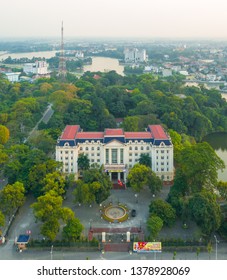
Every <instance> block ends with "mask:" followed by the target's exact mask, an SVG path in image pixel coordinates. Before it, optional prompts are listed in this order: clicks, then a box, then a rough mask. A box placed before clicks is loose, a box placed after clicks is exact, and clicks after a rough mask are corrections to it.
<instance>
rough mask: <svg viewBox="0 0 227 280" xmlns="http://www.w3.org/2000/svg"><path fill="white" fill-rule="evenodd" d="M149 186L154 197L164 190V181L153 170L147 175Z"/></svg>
mask: <svg viewBox="0 0 227 280" xmlns="http://www.w3.org/2000/svg"><path fill="white" fill-rule="evenodd" d="M147 185H148V187H149V189H150V191H151V193H152V194H153V195H156V194H157V193H159V192H160V191H161V188H162V180H161V179H160V178H159V177H158V176H157V175H156V174H155V172H154V171H152V170H151V169H150V170H149V172H148V175H147Z"/></svg>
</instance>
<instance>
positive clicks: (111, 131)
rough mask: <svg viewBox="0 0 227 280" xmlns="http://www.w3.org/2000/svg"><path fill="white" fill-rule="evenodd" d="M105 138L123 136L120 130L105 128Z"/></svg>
mask: <svg viewBox="0 0 227 280" xmlns="http://www.w3.org/2000/svg"><path fill="white" fill-rule="evenodd" d="M104 135H105V136H124V131H123V129H122V128H106V129H105V132H104Z"/></svg>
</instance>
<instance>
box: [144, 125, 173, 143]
mask: <svg viewBox="0 0 227 280" xmlns="http://www.w3.org/2000/svg"><path fill="white" fill-rule="evenodd" d="M148 127H149V128H150V131H151V134H152V136H153V138H154V139H159V140H168V139H169V138H168V136H167V134H166V132H165V130H164V128H163V127H162V126H161V125H160V124H153V125H149V126H148Z"/></svg>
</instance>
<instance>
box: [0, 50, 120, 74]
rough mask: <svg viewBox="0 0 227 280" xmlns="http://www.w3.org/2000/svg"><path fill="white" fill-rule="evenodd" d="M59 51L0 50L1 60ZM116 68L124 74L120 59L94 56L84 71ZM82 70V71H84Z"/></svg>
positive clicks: (38, 55) (46, 56) (105, 70)
mask: <svg viewBox="0 0 227 280" xmlns="http://www.w3.org/2000/svg"><path fill="white" fill-rule="evenodd" d="M56 52H57V51H45V52H28V53H4V52H0V61H1V60H4V59H6V58H8V57H9V56H11V58H12V59H14V58H18V59H19V58H23V57H27V58H29V59H31V58H33V57H41V58H43V57H44V58H51V57H54V56H55V54H56ZM111 70H114V71H116V72H117V73H118V74H119V75H122V76H123V75H124V66H122V65H120V64H119V61H118V59H116V58H110V57H96V56H94V57H92V64H91V65H85V66H84V70H83V72H86V71H91V72H98V71H100V72H108V71H111ZM83 72H82V73H83Z"/></svg>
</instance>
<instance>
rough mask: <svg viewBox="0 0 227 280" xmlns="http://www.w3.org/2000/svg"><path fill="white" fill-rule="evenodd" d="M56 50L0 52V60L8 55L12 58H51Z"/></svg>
mask: <svg viewBox="0 0 227 280" xmlns="http://www.w3.org/2000/svg"><path fill="white" fill-rule="evenodd" d="M56 52H57V51H45V52H26V53H3V52H2V53H0V61H1V60H4V59H6V58H8V57H9V56H10V57H11V58H12V59H14V58H18V59H20V58H23V57H27V58H29V59H31V58H33V57H41V58H43V57H44V58H51V57H54V56H55V54H56Z"/></svg>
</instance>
